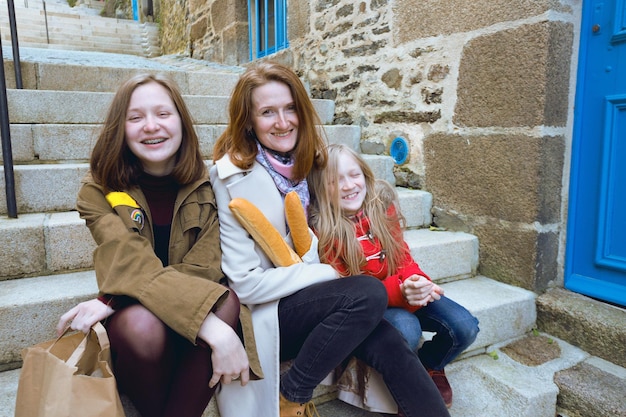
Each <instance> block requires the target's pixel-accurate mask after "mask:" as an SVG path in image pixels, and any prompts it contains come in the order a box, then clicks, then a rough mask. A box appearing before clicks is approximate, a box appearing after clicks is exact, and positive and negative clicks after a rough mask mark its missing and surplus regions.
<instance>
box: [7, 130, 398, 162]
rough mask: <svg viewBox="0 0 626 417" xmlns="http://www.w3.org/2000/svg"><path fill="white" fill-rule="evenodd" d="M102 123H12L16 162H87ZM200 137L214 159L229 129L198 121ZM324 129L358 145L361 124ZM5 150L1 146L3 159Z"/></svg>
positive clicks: (340, 140)
mask: <svg viewBox="0 0 626 417" xmlns="http://www.w3.org/2000/svg"><path fill="white" fill-rule="evenodd" d="M100 128H101V125H100V124H90V123H85V124H65V123H63V124H54V123H46V124H12V125H11V126H10V133H11V148H12V149H11V150H12V152H11V153H12V155H13V163H14V164H16V165H20V164H34V163H41V164H48V163H68V162H86V161H88V160H89V157H90V154H91V149H92V148H93V144H94V143H95V141H96V139H97V137H98V134H99V132H100ZM195 128H196V133H197V134H198V138H199V141H200V151H201V152H202V155H203V156H204V157H205V158H206V159H211V156H212V154H213V146H214V144H215V141H216V140H217V138H218V137H219V135H221V134H222V133H223V132H224V130H225V129H226V125H222V124H217V125H205V124H202V125H200V124H197V125H195ZM324 130H325V132H326V134H327V136H328V138H329V141H331V142H333V143H343V144H345V145H347V146H350V147H351V148H353V149H358V146H359V145H358V140H359V137H360V134H361V130H360V129H359V127H358V126H348V125H343V126H342V125H329V126H325V127H324ZM1 159H2V151H1V150H0V160H1ZM373 159H377V160H379V161H378V162H376V161H374V162H373V163H377V165H378V167H377V169H380V170H382V169H389V161H385V160H384V158H382V159H381V158H373Z"/></svg>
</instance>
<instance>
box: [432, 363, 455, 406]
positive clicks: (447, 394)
mask: <svg viewBox="0 0 626 417" xmlns="http://www.w3.org/2000/svg"><path fill="white" fill-rule="evenodd" d="M427 371H428V375H430V377H431V378H432V379H433V382H434V383H435V385H436V386H437V389H438V390H439V393H440V394H441V398H443V402H444V403H445V404H446V407H448V408H450V407H451V406H452V387H450V383H449V382H448V378H446V372H445V371H444V370H443V369H442V370H439V371H437V370H434V369H427Z"/></svg>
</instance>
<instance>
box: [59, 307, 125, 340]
mask: <svg viewBox="0 0 626 417" xmlns="http://www.w3.org/2000/svg"><path fill="white" fill-rule="evenodd" d="M114 312H115V310H113V309H112V308H111V307H109V306H108V305H106V304H104V303H103V302H102V301H100V300H98V299H97V298H94V299H93V300H89V301H84V302H82V303H80V304H78V305H77V306H76V307H74V308H72V309H71V310H69V311H68V312H67V313H65V314H63V315H62V316H61V319H59V323H58V324H57V328H56V330H57V335H58V336H61V335H62V334H63V332H64V331H65V329H66V328H67V326H68V323H69V324H70V325H71V327H72V330H80V331H81V332H83V333H85V334H87V333H89V329H91V326H93V325H94V324H96V323H97V322H99V321H101V320H104V319H106V318H107V317H109V316H110V315H111V314H113V313H114Z"/></svg>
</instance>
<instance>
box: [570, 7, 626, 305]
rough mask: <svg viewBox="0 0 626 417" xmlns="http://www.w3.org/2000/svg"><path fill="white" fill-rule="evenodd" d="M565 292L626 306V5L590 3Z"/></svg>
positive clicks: (582, 62)
mask: <svg viewBox="0 0 626 417" xmlns="http://www.w3.org/2000/svg"><path fill="white" fill-rule="evenodd" d="M570 181H571V183H570V184H571V186H570V200H569V211H568V232H567V245H566V247H567V250H566V257H565V287H566V288H567V289H570V290H572V291H575V292H579V293H582V294H585V295H589V296H591V297H594V298H598V299H601V300H605V301H608V302H611V303H615V304H618V305H622V306H626V0H583V19H582V25H581V45H580V55H579V67H578V85H577V89H576V108H575V113H574V137H573V146H572V165H571V177H570Z"/></svg>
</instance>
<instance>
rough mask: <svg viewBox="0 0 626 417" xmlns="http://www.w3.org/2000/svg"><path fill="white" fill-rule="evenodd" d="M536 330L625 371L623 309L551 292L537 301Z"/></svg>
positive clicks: (625, 319) (559, 291) (625, 316)
mask: <svg viewBox="0 0 626 417" xmlns="http://www.w3.org/2000/svg"><path fill="white" fill-rule="evenodd" d="M537 326H538V327H539V329H540V330H541V331H543V332H546V333H550V334H553V335H554V336H556V337H559V338H561V339H563V340H566V341H567V342H568V343H571V344H573V345H575V346H578V347H579V348H581V349H583V350H585V351H587V352H592V353H593V354H594V355H595V356H598V357H600V358H603V359H605V360H607V361H610V362H613V363H615V364H616V365H619V366H621V367H624V368H626V309H625V308H622V307H617V306H613V305H611V304H607V303H603V302H600V301H598V300H594V299H593V298H590V297H586V296H584V295H581V294H577V293H574V292H571V291H568V290H566V289H563V288H553V289H550V290H548V291H546V292H545V293H544V294H542V295H540V296H539V297H538V298H537ZM589 335H594V337H589ZM624 392H626V390H625V391H624Z"/></svg>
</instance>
